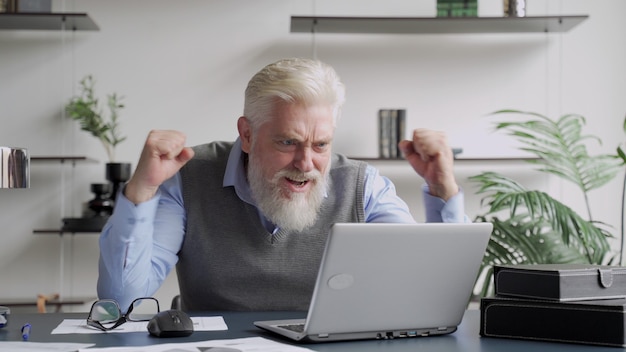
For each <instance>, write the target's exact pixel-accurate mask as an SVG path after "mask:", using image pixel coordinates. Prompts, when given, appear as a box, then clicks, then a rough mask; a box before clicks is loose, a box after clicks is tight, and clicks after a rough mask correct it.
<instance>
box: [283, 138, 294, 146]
mask: <svg viewBox="0 0 626 352" xmlns="http://www.w3.org/2000/svg"><path fill="white" fill-rule="evenodd" d="M280 143H281V144H282V145H284V146H292V145H296V141H294V140H293V139H288V140H284V141H281V142H280Z"/></svg>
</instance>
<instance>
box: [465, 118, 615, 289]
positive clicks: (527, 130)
mask: <svg viewBox="0 0 626 352" xmlns="http://www.w3.org/2000/svg"><path fill="white" fill-rule="evenodd" d="M494 114H497V115H500V114H509V115H510V114H517V115H522V116H528V117H530V118H529V119H528V120H526V121H504V122H498V123H496V125H495V130H496V131H505V132H507V133H508V134H509V135H510V136H512V137H514V138H516V139H517V140H518V141H519V142H520V143H521V145H522V147H520V150H524V151H526V152H528V153H530V154H533V155H534V156H536V157H537V158H536V159H532V160H528V162H529V163H531V164H533V165H535V166H536V169H537V170H538V171H540V172H545V173H548V174H551V175H554V176H557V177H559V178H561V179H564V180H567V181H569V182H571V183H573V184H574V185H576V186H577V188H578V190H580V192H581V194H582V196H583V199H584V200H585V203H586V206H587V214H586V215H585V216H581V215H579V214H578V213H577V212H576V211H574V210H573V209H572V208H570V207H569V206H567V205H566V204H563V203H561V202H559V201H558V200H556V199H554V198H553V197H551V196H550V195H549V194H547V193H545V192H542V191H538V190H531V189H527V188H525V187H524V186H523V185H522V184H520V183H518V182H516V181H515V180H513V179H511V178H509V177H506V176H503V175H500V174H497V173H494V172H484V173H482V174H479V175H477V176H473V177H470V180H471V181H472V182H475V183H477V184H478V194H484V195H485V197H484V198H483V199H482V202H483V203H486V205H487V211H486V212H485V213H484V214H481V215H478V216H477V217H476V221H490V222H492V223H493V225H494V229H493V233H492V236H491V239H490V241H489V244H488V247H487V251H486V253H485V257H484V259H483V263H482V268H481V275H480V277H479V280H478V281H477V289H478V291H480V293H481V295H483V296H485V295H487V294H489V293H491V292H492V290H493V287H492V280H491V278H492V275H493V265H495V264H539V263H544V264H550V263H551V264H563V263H589V264H613V263H616V262H617V256H616V255H615V253H614V252H611V249H610V246H609V243H608V241H607V239H608V238H609V237H613V235H612V234H611V233H610V232H609V230H608V226H606V225H605V224H603V223H601V222H598V221H596V220H595V219H594V218H593V217H592V212H591V209H590V205H589V201H588V193H589V192H590V191H592V190H594V189H598V188H600V187H602V186H604V185H605V184H606V183H608V182H609V181H611V180H612V179H613V178H614V177H615V176H616V174H617V172H618V171H620V170H621V167H622V165H623V164H624V160H622V159H620V158H618V157H617V156H616V155H610V154H603V155H595V156H591V155H589V154H588V152H587V148H586V145H585V142H587V141H588V140H595V141H596V142H598V143H600V142H601V141H600V139H599V138H597V137H595V136H591V135H582V128H583V126H584V124H585V118H584V117H583V116H581V115H576V114H567V115H564V116H562V117H560V118H559V119H558V120H556V121H553V120H551V119H550V118H548V117H546V116H543V115H540V114H537V113H532V112H524V111H519V110H501V111H497V112H495V113H494Z"/></svg>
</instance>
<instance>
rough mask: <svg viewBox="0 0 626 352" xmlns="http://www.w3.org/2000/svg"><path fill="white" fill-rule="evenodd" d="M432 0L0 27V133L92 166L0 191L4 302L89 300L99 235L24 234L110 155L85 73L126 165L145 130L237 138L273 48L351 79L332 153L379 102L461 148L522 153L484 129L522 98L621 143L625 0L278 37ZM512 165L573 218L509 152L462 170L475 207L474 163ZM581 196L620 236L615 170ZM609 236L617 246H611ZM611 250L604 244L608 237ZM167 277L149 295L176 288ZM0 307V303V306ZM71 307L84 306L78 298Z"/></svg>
mask: <svg viewBox="0 0 626 352" xmlns="http://www.w3.org/2000/svg"><path fill="white" fill-rule="evenodd" d="M435 8H436V3H435V0H428V1H425V0H420V1H414V0H388V1H384V2H383V1H376V0H350V1H349V0H317V1H316V0H262V1H252V0H196V1H191V0H185V1H171V0H170V1H165V0H128V1H122V0H109V1H96V0H80V1H78V0H67V1H53V10H55V11H67V12H86V13H88V14H89V15H90V16H91V17H92V18H93V19H94V21H95V22H96V23H97V24H98V26H99V27H100V30H99V31H78V32H67V31H66V32H63V31H21V30H4V31H0V144H1V145H6V146H19V147H26V148H28V149H29V151H30V153H31V155H32V156H49V155H84V156H88V157H90V158H93V159H95V160H97V162H91V163H90V162H86V163H78V164H77V165H76V166H75V167H72V165H71V164H65V165H61V164H59V163H41V162H39V163H36V162H33V164H32V166H31V188H30V189H27V190H0V240H1V242H0V243H1V244H2V245H1V246H0V301H2V298H25V299H32V300H33V301H34V299H35V297H36V295H37V293H53V292H60V293H61V294H62V295H63V296H64V297H69V296H93V297H95V294H96V293H95V283H96V277H97V259H98V244H97V235H95V234H76V235H73V236H72V235H65V236H63V237H62V238H61V237H60V236H58V235H38V234H33V232H32V231H33V229H40V228H54V227H59V226H60V225H61V220H60V219H61V218H63V217H76V216H81V212H82V206H83V204H84V203H85V202H86V201H88V200H89V199H91V197H92V195H91V193H90V192H89V186H90V184H91V183H100V182H104V181H105V179H104V163H105V162H106V161H107V160H106V155H105V153H104V149H103V148H102V147H101V146H100V145H99V144H98V142H97V141H96V140H95V139H94V138H92V137H91V136H90V135H88V134H87V133H85V132H82V131H80V130H79V128H78V125H77V124H76V123H75V122H74V121H71V120H69V119H68V118H66V119H63V118H62V110H63V105H64V104H65V103H66V102H67V101H68V100H69V98H70V97H71V96H72V95H74V94H76V93H78V89H77V87H78V84H77V83H78V81H79V80H80V79H81V78H83V77H84V76H85V75H87V74H92V75H94V77H95V78H96V80H97V84H96V93H97V95H99V96H100V99H101V100H104V99H105V95H106V94H109V93H113V92H115V93H118V94H120V95H123V96H124V97H125V98H124V103H125V105H126V107H125V108H124V109H123V110H122V116H121V119H122V131H123V133H124V134H125V135H126V136H127V137H128V140H127V141H126V142H124V143H123V144H122V145H121V146H120V147H119V148H118V152H117V155H118V158H117V159H118V161H128V162H131V163H133V166H135V165H136V161H137V159H138V155H139V152H140V150H141V148H142V145H143V142H144V138H145V136H146V135H147V133H148V131H149V130H151V129H178V130H181V131H183V132H185V133H186V134H187V135H188V142H189V145H194V144H199V143H204V142H207V141H211V140H232V139H233V138H235V137H236V128H235V121H236V119H237V117H239V116H240V115H241V113H242V110H243V108H242V104H243V91H244V88H245V86H246V84H247V81H248V79H249V78H250V77H251V76H252V75H253V74H254V73H255V72H256V71H258V70H259V69H260V68H261V67H262V66H264V65H266V64H268V63H270V62H272V61H275V60H277V59H279V58H282V57H290V56H300V57H313V56H316V57H317V58H319V59H321V60H323V61H326V62H328V63H329V64H331V65H333V66H334V67H335V68H336V70H337V71H338V73H339V75H340V76H341V77H342V79H343V81H344V82H345V84H346V86H347V103H346V105H345V108H344V111H343V117H342V119H341V120H340V122H339V125H338V129H337V131H336V141H335V150H336V151H337V152H342V153H345V154H348V155H351V156H360V157H375V156H376V155H377V132H376V129H377V120H376V119H377V117H376V116H377V111H378V109H380V108H406V109H407V114H408V115H407V119H408V120H407V128H408V130H411V129H413V128H416V127H427V128H433V129H438V130H443V131H446V132H447V133H448V136H449V140H450V144H451V145H452V146H454V147H461V148H463V150H464V151H463V154H462V155H461V156H462V157H500V156H519V155H521V153H520V152H519V151H517V150H516V148H515V145H514V144H513V143H512V142H511V140H510V138H509V137H507V136H504V135H500V134H494V133H492V132H491V127H490V126H491V124H492V123H493V122H494V121H495V120H496V119H495V118H494V117H489V116H488V114H489V113H491V112H493V111H496V110H499V109H504V108H512V109H521V110H528V111H534V112H538V113H542V114H546V115H548V116H551V117H553V118H556V117H558V116H560V115H562V114H565V113H579V114H582V115H584V116H586V117H587V122H588V124H587V126H586V133H588V134H594V135H597V136H599V137H600V138H601V139H602V140H603V144H602V145H598V144H591V145H590V146H589V150H590V151H591V153H600V152H601V153H612V152H614V151H615V148H616V147H617V146H618V145H619V144H620V143H622V142H624V139H625V138H624V137H625V135H624V132H623V131H622V128H621V127H622V125H621V124H622V122H623V119H624V114H625V113H626V99H625V97H626V65H625V64H624V63H626V40H625V39H624V33H626V21H624V20H623V16H624V14H625V13H626V2H624V1H622V0H600V1H586V0H567V1H555V0H533V1H529V4H528V6H527V12H528V15H531V16H539V15H559V14H563V15H589V19H587V20H586V21H584V22H583V23H581V24H580V25H578V26H577V27H575V28H574V29H572V30H571V31H569V32H566V33H563V34H558V33H557V34H543V33H538V34H537V33H532V34H528V33H524V34H475V35H473V34H453V35H380V34H351V35H344V34H317V35H316V36H315V37H313V36H312V35H310V34H303V33H290V32H289V22H290V16H291V15H342V16H411V17H428V16H434V15H435ZM501 13H502V4H501V2H500V0H479V14H480V15H481V16H500V15H501ZM375 165H376V166H379V167H380V168H381V172H383V174H386V175H388V176H390V177H391V178H392V179H393V180H394V181H395V182H396V183H397V187H398V191H399V193H400V194H401V196H403V197H404V198H405V199H406V200H407V202H408V203H409V205H410V206H411V210H412V212H413V214H414V215H415V217H416V218H418V219H419V220H422V219H423V214H422V208H421V199H420V194H419V193H420V191H419V189H420V185H421V183H422V181H421V180H420V179H419V178H418V177H417V176H414V175H413V173H412V172H411V170H410V168H409V167H408V166H407V165H405V164H404V163H389V162H385V163H380V162H379V163H376V164H375ZM489 170H491V171H498V172H502V173H505V174H508V175H511V176H515V177H516V178H517V179H518V180H519V181H520V182H522V183H524V184H525V185H527V186H528V187H538V188H541V189H543V190H546V191H548V192H550V193H551V194H552V195H554V196H556V197H557V198H558V199H560V200H561V201H563V202H565V203H566V204H568V205H570V206H571V207H573V208H575V209H577V210H579V211H580V213H581V214H582V215H585V214H586V210H585V209H584V207H583V203H582V197H581V196H580V195H579V194H577V193H574V192H572V188H571V187H569V186H568V185H566V184H563V183H561V182H559V181H557V180H554V179H551V178H549V177H547V176H544V175H540V174H537V173H536V172H533V171H532V170H530V169H529V167H528V166H526V165H524V164H522V163H496V162H484V163H470V162H462V161H459V162H458V163H457V174H458V175H457V177H458V179H459V182H460V183H461V185H462V186H463V187H464V189H465V192H466V204H467V213H468V215H469V216H470V217H473V216H474V215H476V214H477V213H478V212H479V211H480V210H481V208H480V197H479V196H476V195H475V194H473V193H474V191H475V189H474V188H473V185H472V184H470V183H468V182H467V181H466V180H465V179H466V178H467V177H468V176H471V175H475V174H478V173H479V172H481V171H489ZM622 176H623V175H622V174H620V175H619V176H618V177H617V178H616V180H615V181H614V182H612V183H611V184H610V185H608V186H606V187H604V188H603V189H602V190H599V191H596V192H594V193H593V194H591V202H592V211H593V216H594V219H596V220H599V221H603V222H605V223H607V224H609V225H611V226H613V227H614V230H613V232H614V233H615V234H616V235H619V227H620V209H621V208H620V202H621V187H622V185H621V177H622ZM616 243H617V242H616ZM616 249H617V248H616ZM176 285H177V284H176V278H175V276H170V277H169V278H168V280H167V283H166V285H165V286H164V287H163V288H162V289H161V290H160V291H159V292H158V294H157V297H158V298H160V299H161V300H162V301H164V304H165V305H168V304H169V300H170V299H171V297H172V296H174V295H175V294H176V293H177V286H176ZM0 303H1V302H0ZM77 309H79V310H82V309H85V307H79V308H77Z"/></svg>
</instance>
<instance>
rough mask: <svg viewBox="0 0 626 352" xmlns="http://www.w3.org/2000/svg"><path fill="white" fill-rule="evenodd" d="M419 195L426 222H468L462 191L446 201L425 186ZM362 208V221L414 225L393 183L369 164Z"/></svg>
mask: <svg viewBox="0 0 626 352" xmlns="http://www.w3.org/2000/svg"><path fill="white" fill-rule="evenodd" d="M422 193H423V198H424V206H425V207H426V222H469V220H468V217H467V216H466V215H465V207H464V204H465V203H464V199H463V191H462V190H459V193H458V194H456V195H455V196H453V197H452V198H450V199H448V201H447V202H446V201H444V200H443V199H441V198H439V197H435V196H432V195H431V194H430V193H429V190H428V186H426V185H425V186H424V187H423V188H422ZM364 205H365V221H366V222H399V223H414V222H415V219H414V218H413V216H412V215H411V212H410V211H409V208H408V206H407V204H406V203H405V202H404V201H403V200H402V199H401V198H400V197H399V196H398V195H397V194H396V188H395V186H394V184H393V182H392V181H391V180H390V179H388V178H387V177H385V176H382V175H381V174H380V173H379V171H378V169H376V168H375V167H373V166H371V165H368V166H367V169H366V171H365V191H364Z"/></svg>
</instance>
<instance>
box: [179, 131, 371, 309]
mask: <svg viewBox="0 0 626 352" xmlns="http://www.w3.org/2000/svg"><path fill="white" fill-rule="evenodd" d="M231 148H232V143H230V142H213V143H209V144H203V145H200V146H196V147H194V151H195V155H194V158H193V159H192V160H190V161H189V162H188V163H187V164H186V165H185V166H184V167H183V168H182V169H181V171H180V174H181V179H182V192H183V201H184V204H185V210H186V213H187V223H186V232H185V238H184V241H183V245H182V248H181V250H180V252H179V261H178V263H177V265H176V270H177V275H178V281H179V286H180V294H181V298H182V304H183V308H184V309H186V310H189V311H201V310H204V311H208V310H306V309H307V308H308V306H309V302H310V300H311V295H312V293H313V288H314V286H315V280H316V278H317V271H318V268H319V264H320V261H321V257H322V254H323V251H324V247H325V244H326V238H327V236H328V231H329V230H330V227H331V225H332V224H334V223H337V222H364V221H365V219H364V218H365V216H364V210H363V209H364V205H363V192H364V190H363V188H364V178H365V168H366V164H365V163H363V162H360V161H355V160H350V159H347V158H346V157H344V156H341V155H336V154H335V155H333V157H332V159H331V169H330V173H329V188H328V196H327V197H326V198H325V199H324V201H323V204H322V208H321V210H320V214H319V217H318V219H317V221H316V222H315V224H314V225H313V226H311V227H309V228H307V229H305V230H304V231H301V232H286V231H280V230H279V231H278V232H277V233H275V234H273V235H272V234H270V233H268V232H267V230H266V229H265V228H264V226H263V225H262V223H261V221H260V217H259V210H258V209H257V208H256V207H255V206H253V205H250V204H248V203H246V202H244V201H242V200H241V199H240V198H239V197H238V196H237V194H236V193H235V189H234V187H232V186H230V187H223V179H224V172H225V169H226V163H227V161H228V155H229V153H230V150H231Z"/></svg>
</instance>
